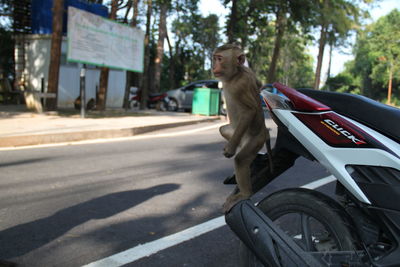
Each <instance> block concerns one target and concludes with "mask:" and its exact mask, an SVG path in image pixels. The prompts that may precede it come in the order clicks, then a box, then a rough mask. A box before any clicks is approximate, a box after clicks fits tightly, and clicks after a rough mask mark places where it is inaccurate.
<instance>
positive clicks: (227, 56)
mask: <svg viewBox="0 0 400 267" xmlns="http://www.w3.org/2000/svg"><path fill="white" fill-rule="evenodd" d="M236 68H237V64H236V59H235V55H233V53H232V50H225V51H219V52H215V53H214V54H213V65H212V70H213V74H214V76H215V77H216V78H217V79H219V80H221V81H224V80H229V79H230V78H231V77H232V76H233V75H234V74H235V72H236Z"/></svg>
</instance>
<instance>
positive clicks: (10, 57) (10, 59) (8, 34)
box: [0, 0, 14, 78]
mask: <svg viewBox="0 0 400 267" xmlns="http://www.w3.org/2000/svg"><path fill="white" fill-rule="evenodd" d="M11 13H12V10H11V1H10V0H0V76H1V75H3V76H4V77H10V78H12V77H14V40H13V39H12V30H11V19H10V18H11V17H10V14H11Z"/></svg>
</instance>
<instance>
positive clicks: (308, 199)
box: [240, 188, 357, 267]
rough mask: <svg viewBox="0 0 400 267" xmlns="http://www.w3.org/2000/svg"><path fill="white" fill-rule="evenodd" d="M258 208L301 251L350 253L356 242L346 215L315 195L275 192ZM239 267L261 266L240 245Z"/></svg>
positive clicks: (251, 254) (290, 190) (304, 190)
mask: <svg viewBox="0 0 400 267" xmlns="http://www.w3.org/2000/svg"><path fill="white" fill-rule="evenodd" d="M258 207H259V208H260V210H261V211H262V212H264V213H265V214H266V215H267V216H268V217H269V218H270V219H271V220H272V221H273V222H274V223H275V224H276V225H278V226H279V227H280V228H281V229H282V230H283V231H284V232H285V233H287V234H288V235H289V236H290V237H291V238H292V239H293V240H294V241H295V242H296V243H297V244H298V245H299V246H300V247H301V248H302V249H303V250H305V251H319V252H321V251H348V250H354V249H355V248H356V244H357V238H356V237H355V236H354V235H353V233H355V231H354V229H353V226H352V224H351V222H350V219H349V218H348V215H347V213H345V212H344V210H343V209H342V207H341V206H340V205H339V204H338V203H336V202H335V201H333V200H332V199H330V198H329V197H327V196H325V195H323V194H322V193H319V192H317V191H313V190H308V189H302V188H295V189H286V190H282V191H279V192H276V193H274V194H272V195H270V196H268V197H267V198H265V199H264V200H262V201H261V202H260V203H259V204H258ZM240 259H241V266H246V267H247V266H251V267H257V266H263V265H262V263H261V262H259V261H258V259H257V257H256V256H255V255H254V254H253V253H252V252H251V251H250V250H248V249H247V247H246V246H245V245H244V244H241V245H240Z"/></svg>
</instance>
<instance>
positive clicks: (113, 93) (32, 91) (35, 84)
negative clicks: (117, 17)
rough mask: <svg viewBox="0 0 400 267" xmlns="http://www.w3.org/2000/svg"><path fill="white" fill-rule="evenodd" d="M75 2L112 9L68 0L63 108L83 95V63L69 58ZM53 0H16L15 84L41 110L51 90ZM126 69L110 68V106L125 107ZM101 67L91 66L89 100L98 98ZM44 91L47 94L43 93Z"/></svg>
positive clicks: (60, 87) (61, 84) (61, 86)
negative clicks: (69, 15) (69, 14)
mask: <svg viewBox="0 0 400 267" xmlns="http://www.w3.org/2000/svg"><path fill="white" fill-rule="evenodd" d="M69 6H73V7H76V8H79V9H82V10H85V11H88V12H91V13H93V14H96V15H100V16H102V17H108V9H107V7H106V6H103V5H100V4H93V3H89V2H87V1H84V0H64V16H63V35H64V37H63V42H62V48H61V65H60V76H59V85H58V103H57V106H58V107H59V108H72V107H74V101H75V99H76V98H77V97H78V96H79V94H80V91H79V77H80V69H81V68H80V66H79V64H77V63H70V62H67V61H66V58H67V54H66V53H67V39H66V34H67V30H68V29H67V10H68V7H69ZM52 7H53V0H19V1H14V8H13V10H14V12H13V16H14V25H13V28H14V29H13V30H14V33H15V36H14V38H15V53H14V59H15V83H14V87H15V88H16V89H18V90H21V91H23V92H24V96H25V100H26V104H27V106H28V107H29V108H34V109H37V110H41V105H42V103H43V101H45V99H46V98H45V97H43V96H45V93H46V92H47V81H48V73H49V63H50V47H51V33H52ZM125 77H126V72H125V71H122V70H110V74H109V80H108V88H109V89H108V94H107V103H106V107H108V108H117V107H118V108H119V107H122V104H123V97H124V92H125ZM99 79H100V68H98V67H95V66H90V65H88V66H87V70H86V85H85V87H86V88H85V89H86V101H89V100H90V99H92V98H93V99H96V90H97V88H98V85H99ZM43 93H44V94H43Z"/></svg>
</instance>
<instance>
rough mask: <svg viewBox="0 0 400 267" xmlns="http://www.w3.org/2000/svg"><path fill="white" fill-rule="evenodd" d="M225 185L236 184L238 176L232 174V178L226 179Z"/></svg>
mask: <svg viewBox="0 0 400 267" xmlns="http://www.w3.org/2000/svg"><path fill="white" fill-rule="evenodd" d="M224 184H236V175H235V174H232V175H231V176H228V177H226V178H225V180H224Z"/></svg>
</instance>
